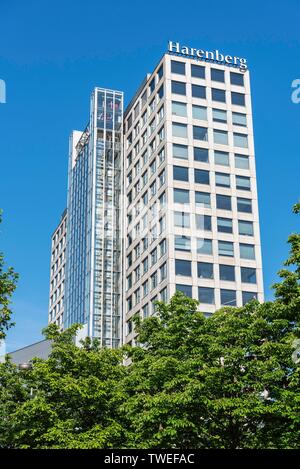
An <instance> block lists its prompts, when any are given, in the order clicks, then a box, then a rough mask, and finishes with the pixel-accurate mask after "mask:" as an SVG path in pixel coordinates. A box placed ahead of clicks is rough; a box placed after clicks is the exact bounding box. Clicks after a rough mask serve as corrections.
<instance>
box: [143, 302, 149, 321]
mask: <svg viewBox="0 0 300 469" xmlns="http://www.w3.org/2000/svg"><path fill="white" fill-rule="evenodd" d="M148 316H149V305H148V303H147V304H146V305H145V306H143V318H144V319H145V318H147V317H148Z"/></svg>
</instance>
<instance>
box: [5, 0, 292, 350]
mask: <svg viewBox="0 0 300 469" xmlns="http://www.w3.org/2000/svg"><path fill="white" fill-rule="evenodd" d="M246 5H247V10H245V8H244V3H243V2H240V1H227V2H224V1H214V2H201V1H199V0H197V1H189V0H187V1H180V2H179V1H177V0H173V1H168V2H167V1H165V2H163V1H157V0H152V1H151V2H149V3H147V4H143V2H140V1H139V2H137V1H130V2H124V1H122V2H121V1H119V0H116V1H111V2H104V1H96V0H85V1H82V0H81V1H76V0H75V1H74V0H72V1H71V0H64V1H61V0H60V1H58V0H51V1H50V0H49V1H48V0H46V1H45V0H39V1H38V0H28V1H27V2H24V1H23V0H22V1H21V0H15V1H11V0H1V2H0V79H3V80H5V82H6V85H7V103H6V104H0V137H1V138H0V142H1V147H0V155H1V167H0V168H1V172H0V178H1V180H0V207H2V208H3V210H4V223H3V224H2V226H1V232H0V250H2V251H4V253H5V256H6V260H7V263H8V264H10V265H13V266H14V267H15V269H16V270H17V271H18V272H19V273H20V281H19V286H18V289H17V292H16V294H15V295H14V305H13V308H14V311H15V320H16V322H17V326H16V327H15V328H14V329H13V330H12V331H11V332H10V333H9V336H8V340H7V346H8V350H12V349H15V348H18V347H20V346H23V345H25V344H28V343H31V342H33V341H35V340H38V339H39V338H40V337H41V335H40V330H41V328H42V327H43V326H45V325H46V322H47V309H48V283H49V260H50V257H49V255H50V235H51V233H52V231H53V229H54V228H55V225H56V224H57V222H58V220H59V217H60V214H61V212H62V210H63V209H64V208H65V205H66V182H67V153H68V136H69V133H70V131H71V130H72V129H83V128H84V126H85V124H86V123H87V120H88V109H89V97H90V93H91V90H92V89H93V87H95V86H103V87H110V88H116V89H121V90H124V92H125V93H126V101H127V102H128V101H129V99H130V97H131V96H132V94H133V93H134V91H135V89H136V87H137V86H138V85H139V83H140V81H141V80H142V79H143V77H144V75H145V74H146V72H148V71H151V70H152V68H153V67H154V66H155V65H156V63H157V61H158V60H159V58H160V56H161V55H162V54H163V53H164V52H165V50H166V46H167V41H168V40H169V39H171V40H176V41H180V42H181V43H185V44H187V45H189V46H190V47H196V48H204V49H214V48H219V49H220V50H221V51H226V53H228V54H231V55H239V56H242V57H246V58H247V59H248V63H249V67H250V70H251V75H252V94H253V112H254V125H255V143H256V158H257V177H258V189H259V205H260V219H261V234H262V248H263V264H264V277H265V289H266V297H267V298H271V297H272V293H271V290H270V288H269V287H270V285H271V284H272V283H273V282H274V280H275V279H276V272H277V270H278V269H279V268H280V266H281V263H282V261H283V260H284V259H285V258H286V256H287V245H286V239H287V237H288V235H289V233H291V232H292V231H296V230H298V231H299V219H297V217H296V216H294V215H292V213H291V206H292V204H293V203H295V202H297V200H298V199H299V192H300V186H299V174H300V164H299V156H300V139H299V135H300V104H298V105H296V104H293V103H292V101H291V92H292V89H291V82H292V81H293V80H294V79H296V78H300V60H299V52H300V28H299V17H300V5H299V0H294V1H292V0H287V1H285V2H274V1H268V0H265V1H264V2H262V1H261V0H260V1H256V0H254V1H251V2H248V3H247V4H246Z"/></svg>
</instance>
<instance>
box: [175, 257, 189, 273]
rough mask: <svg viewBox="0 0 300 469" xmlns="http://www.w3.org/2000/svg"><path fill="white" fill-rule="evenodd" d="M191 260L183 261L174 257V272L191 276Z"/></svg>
mask: <svg viewBox="0 0 300 469" xmlns="http://www.w3.org/2000/svg"><path fill="white" fill-rule="evenodd" d="M191 264H192V263H191V261H185V260H182V259H175V274H176V275H184V276H186V277H191V275H192V270H191Z"/></svg>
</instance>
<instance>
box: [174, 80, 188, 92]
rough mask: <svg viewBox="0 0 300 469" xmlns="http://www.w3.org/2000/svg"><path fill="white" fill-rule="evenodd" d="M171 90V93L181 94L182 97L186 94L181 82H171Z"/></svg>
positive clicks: (183, 84)
mask: <svg viewBox="0 0 300 469" xmlns="http://www.w3.org/2000/svg"><path fill="white" fill-rule="evenodd" d="M171 88H172V93H175V94H182V95H184V96H185V94H186V92H185V83H182V82H181V81H174V80H172V84H171Z"/></svg>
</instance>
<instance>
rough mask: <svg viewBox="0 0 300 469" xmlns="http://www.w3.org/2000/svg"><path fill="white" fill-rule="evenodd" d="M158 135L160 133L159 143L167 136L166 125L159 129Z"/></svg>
mask: <svg viewBox="0 0 300 469" xmlns="http://www.w3.org/2000/svg"><path fill="white" fill-rule="evenodd" d="M157 135H158V140H159V143H161V142H162V141H163V139H164V138H165V129H164V127H162V128H161V129H160V130H159V131H158V133H157Z"/></svg>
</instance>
